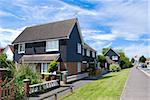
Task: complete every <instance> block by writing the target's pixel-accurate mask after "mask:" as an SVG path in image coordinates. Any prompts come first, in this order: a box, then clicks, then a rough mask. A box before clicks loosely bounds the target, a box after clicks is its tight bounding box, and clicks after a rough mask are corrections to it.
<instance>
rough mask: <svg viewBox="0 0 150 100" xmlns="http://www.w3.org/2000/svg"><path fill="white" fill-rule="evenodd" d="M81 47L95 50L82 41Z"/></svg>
mask: <svg viewBox="0 0 150 100" xmlns="http://www.w3.org/2000/svg"><path fill="white" fill-rule="evenodd" d="M83 48H85V49H90V50H92V51H96V50H95V49H93V48H92V47H90V46H89V45H88V44H86V43H84V45H83Z"/></svg>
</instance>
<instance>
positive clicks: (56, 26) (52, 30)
mask: <svg viewBox="0 0 150 100" xmlns="http://www.w3.org/2000/svg"><path fill="white" fill-rule="evenodd" d="M76 21H77V19H76V18H74V19H69V20H64V21H57V22H52V23H48V24H43V25H37V26H31V27H27V28H26V29H25V30H24V31H23V32H22V33H21V34H20V35H19V36H18V37H17V38H16V39H15V40H14V41H13V43H19V42H27V41H37V40H46V39H54V38H66V37H68V35H69V33H70V31H71V29H72V28H73V26H74V25H75V23H76Z"/></svg>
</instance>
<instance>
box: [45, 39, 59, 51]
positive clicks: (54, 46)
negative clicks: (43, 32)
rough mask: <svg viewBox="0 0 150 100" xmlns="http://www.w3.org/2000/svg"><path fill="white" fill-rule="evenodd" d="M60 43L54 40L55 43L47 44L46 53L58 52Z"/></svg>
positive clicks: (48, 42)
mask: <svg viewBox="0 0 150 100" xmlns="http://www.w3.org/2000/svg"><path fill="white" fill-rule="evenodd" d="M58 42H59V41H58V40H53V41H47V42H46V51H58V50H59V43H58Z"/></svg>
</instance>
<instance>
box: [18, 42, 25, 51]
mask: <svg viewBox="0 0 150 100" xmlns="http://www.w3.org/2000/svg"><path fill="white" fill-rule="evenodd" d="M18 53H25V44H19V45H18Z"/></svg>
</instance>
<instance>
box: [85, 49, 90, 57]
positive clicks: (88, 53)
mask: <svg viewBox="0 0 150 100" xmlns="http://www.w3.org/2000/svg"><path fill="white" fill-rule="evenodd" d="M86 53H87V54H86V55H87V56H89V57H90V50H88V49H87V52H86Z"/></svg>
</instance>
